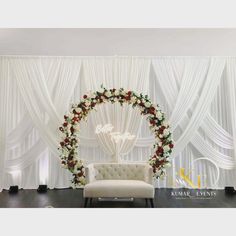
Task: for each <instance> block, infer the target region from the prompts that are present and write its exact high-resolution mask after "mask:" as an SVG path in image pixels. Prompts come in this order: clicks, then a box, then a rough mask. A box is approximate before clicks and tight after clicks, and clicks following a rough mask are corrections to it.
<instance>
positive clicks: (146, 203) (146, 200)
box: [145, 198, 148, 207]
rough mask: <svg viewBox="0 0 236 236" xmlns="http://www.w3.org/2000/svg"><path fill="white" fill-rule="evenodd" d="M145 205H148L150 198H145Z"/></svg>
mask: <svg viewBox="0 0 236 236" xmlns="http://www.w3.org/2000/svg"><path fill="white" fill-rule="evenodd" d="M145 207H148V199H147V198H145Z"/></svg>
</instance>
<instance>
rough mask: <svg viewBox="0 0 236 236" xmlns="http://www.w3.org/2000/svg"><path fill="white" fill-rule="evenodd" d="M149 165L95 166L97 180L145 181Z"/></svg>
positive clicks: (108, 164) (114, 164) (112, 164)
mask: <svg viewBox="0 0 236 236" xmlns="http://www.w3.org/2000/svg"><path fill="white" fill-rule="evenodd" d="M146 166H147V164H140V163H137V164H133V163H132V164H123V163H122V164H118V163H105V164H100V163H96V164H94V172H95V173H94V174H95V179H96V180H145V175H146V172H147V169H146V168H145V167H146Z"/></svg>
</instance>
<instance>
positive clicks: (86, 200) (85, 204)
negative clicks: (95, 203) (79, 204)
mask: <svg viewBox="0 0 236 236" xmlns="http://www.w3.org/2000/svg"><path fill="white" fill-rule="evenodd" d="M88 200H89V199H88V198H87V197H86V198H85V199H84V208H86V207H87V204H88Z"/></svg>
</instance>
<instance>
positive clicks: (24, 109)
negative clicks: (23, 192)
mask: <svg viewBox="0 0 236 236" xmlns="http://www.w3.org/2000/svg"><path fill="white" fill-rule="evenodd" d="M101 84H103V85H104V86H105V87H106V88H120V87H124V88H125V89H128V90H133V91H137V92H142V93H143V94H148V95H149V97H150V98H151V99H152V101H153V102H154V103H158V104H159V105H160V106H161V108H162V110H163V111H164V112H165V113H166V116H167V118H168V119H169V121H170V124H171V128H172V132H173V137H174V140H175V148H174V152H173V155H172V158H173V161H172V167H171V168H169V169H168V171H167V177H166V178H165V179H164V180H160V181H158V182H157V183H156V186H157V187H180V186H179V185H178V184H177V183H176V182H175V179H176V178H177V177H178V171H179V169H180V168H185V169H186V171H190V170H192V168H193V167H194V171H192V172H191V173H190V175H191V177H192V179H193V180H194V181H195V180H196V178H197V174H200V175H201V182H202V184H203V185H202V186H204V187H207V188H211V187H212V186H213V183H214V181H215V178H216V175H217V172H216V168H215V167H214V165H213V164H212V163H211V162H209V161H199V162H195V164H194V160H196V159H197V158H199V157H207V158H209V159H210V160H212V161H213V162H214V163H216V164H217V165H218V166H219V168H220V179H219V181H218V183H217V186H216V188H223V187H224V186H226V185H230V186H236V169H235V168H236V162H235V159H236V154H235V152H236V95H235V94H236V58H234V57H117V56H114V57H34V56H1V57H0V109H1V110H0V190H2V189H8V188H9V186H10V185H19V186H20V187H22V188H37V187H38V185H39V184H47V185H48V186H49V187H50V188H66V187H69V186H70V179H71V174H70V172H68V171H67V170H65V169H62V168H61V166H60V160H59V157H58V150H57V147H58V143H59V139H60V137H59V132H58V127H59V125H60V124H61V122H62V121H63V115H64V114H65V113H66V112H67V111H68V109H69V107H70V104H71V103H73V102H79V100H80V98H81V96H82V95H83V94H85V93H87V92H88V91H90V90H91V91H94V90H98V89H99V87H100V85H101ZM96 110H97V112H95V111H93V112H92V113H91V114H90V116H89V117H88V121H87V122H83V123H81V132H80V139H81V143H80V150H79V152H80V156H81V158H82V159H83V160H84V161H85V163H90V162H104V161H106V162H107V161H117V158H119V160H120V161H129V162H132V161H146V160H148V158H149V154H150V151H151V146H152V144H153V142H154V137H153V136H152V135H151V132H150V131H149V127H148V123H147V121H146V120H145V118H143V117H141V116H140V114H139V112H138V111H137V110H135V109H132V108H131V107H129V106H128V105H127V106H124V107H120V105H119V104H105V105H101V106H99V107H97V108H96ZM107 123H111V124H112V125H113V126H114V131H120V132H129V133H131V134H134V135H135V136H136V138H135V139H133V140H128V141H123V142H121V143H119V144H117V145H116V144H115V143H114V142H113V141H112V140H111V139H110V138H109V135H108V134H104V133H100V134H95V128H96V126H97V125H98V124H102V125H104V124H107ZM117 153H118V154H117ZM196 173H197V174H196Z"/></svg>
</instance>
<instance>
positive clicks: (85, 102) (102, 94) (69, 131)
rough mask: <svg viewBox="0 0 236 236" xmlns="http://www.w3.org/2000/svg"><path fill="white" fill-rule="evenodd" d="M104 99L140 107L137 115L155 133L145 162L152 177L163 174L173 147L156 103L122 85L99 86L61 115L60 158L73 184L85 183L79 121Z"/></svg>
mask: <svg viewBox="0 0 236 236" xmlns="http://www.w3.org/2000/svg"><path fill="white" fill-rule="evenodd" d="M106 102H111V103H115V102H118V103H120V105H121V106H122V105H123V104H124V103H126V104H129V105H132V107H133V108H135V107H137V108H138V109H139V110H140V113H141V115H144V116H146V118H147V120H148V121H149V126H150V130H151V131H152V133H153V134H154V136H155V143H154V144H153V149H154V151H153V153H152V155H151V156H150V158H149V161H148V162H149V164H150V165H151V166H152V168H153V176H154V177H156V178H159V177H161V176H164V175H165V168H166V167H167V166H169V165H170V161H169V156H170V154H171V152H172V149H173V147H174V144H173V140H172V139H171V132H170V130H169V124H168V123H167V122H166V120H165V116H164V113H163V112H162V111H161V110H160V108H159V106H158V105H154V104H152V102H151V101H150V99H149V98H148V96H147V95H143V94H142V93H141V94H137V93H136V92H134V91H125V90H124V89H123V88H120V89H106V88H104V87H103V86H101V90H100V91H96V92H93V93H91V94H88V95H87V94H86V95H84V96H83V99H82V100H81V101H80V103H78V104H73V105H72V106H71V109H70V111H69V113H68V114H67V115H65V116H64V123H63V124H62V126H61V127H59V130H60V131H61V134H62V140H61V142H60V147H59V151H60V158H61V160H62V166H63V167H64V168H66V169H68V170H69V171H71V172H72V174H73V180H72V183H73V184H74V187H77V186H80V185H84V184H85V173H84V165H83V162H82V160H81V159H79V155H78V147H79V137H78V135H79V124H80V121H81V120H85V119H86V117H87V116H88V114H89V112H90V111H92V110H93V109H94V107H95V106H97V105H99V104H103V103H106Z"/></svg>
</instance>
